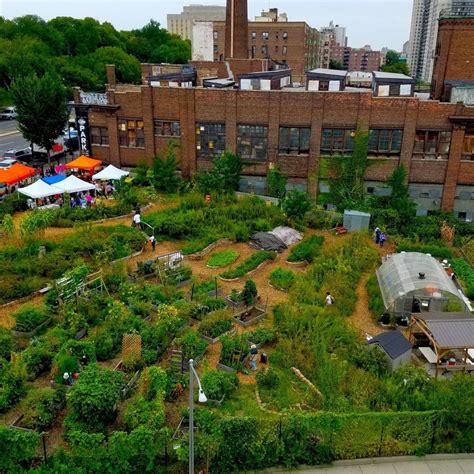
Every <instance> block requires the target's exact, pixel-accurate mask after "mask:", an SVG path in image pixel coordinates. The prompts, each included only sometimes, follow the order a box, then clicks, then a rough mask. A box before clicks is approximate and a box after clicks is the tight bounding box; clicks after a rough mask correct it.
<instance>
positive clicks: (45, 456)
mask: <svg viewBox="0 0 474 474" xmlns="http://www.w3.org/2000/svg"><path fill="white" fill-rule="evenodd" d="M41 439H42V441H43V457H44V462H45V464H46V463H47V462H48V455H47V453H46V441H45V440H44V433H41Z"/></svg>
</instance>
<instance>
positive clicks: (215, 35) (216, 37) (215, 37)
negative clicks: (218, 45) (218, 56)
mask: <svg viewBox="0 0 474 474" xmlns="http://www.w3.org/2000/svg"><path fill="white" fill-rule="evenodd" d="M214 39H215V40H217V39H219V32H218V31H214Z"/></svg>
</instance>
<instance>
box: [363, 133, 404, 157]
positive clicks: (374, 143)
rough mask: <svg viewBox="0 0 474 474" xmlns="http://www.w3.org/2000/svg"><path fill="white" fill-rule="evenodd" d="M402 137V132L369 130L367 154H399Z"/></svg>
mask: <svg viewBox="0 0 474 474" xmlns="http://www.w3.org/2000/svg"><path fill="white" fill-rule="evenodd" d="M402 137H403V130H377V129H374V130H370V138H369V153H370V154H380V155H385V154H390V153H397V154H399V153H400V150H401V148H402Z"/></svg>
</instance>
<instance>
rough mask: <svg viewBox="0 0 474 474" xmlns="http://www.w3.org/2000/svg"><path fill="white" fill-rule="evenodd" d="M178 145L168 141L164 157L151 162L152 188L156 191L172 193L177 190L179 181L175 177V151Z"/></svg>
mask: <svg viewBox="0 0 474 474" xmlns="http://www.w3.org/2000/svg"><path fill="white" fill-rule="evenodd" d="M177 148H178V144H177V143H176V142H175V141H170V142H169V143H168V146H167V148H166V153H165V157H164V158H163V159H162V158H160V157H159V156H157V157H156V158H155V159H154V160H153V186H154V187H155V189H156V190H157V191H164V192H166V193H174V192H176V190H177V189H178V186H179V179H178V177H177V176H176V149H177Z"/></svg>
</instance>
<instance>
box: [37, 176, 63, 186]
mask: <svg viewBox="0 0 474 474" xmlns="http://www.w3.org/2000/svg"><path fill="white" fill-rule="evenodd" d="M64 179H66V176H63V175H62V174H57V175H55V176H47V177H46V178H42V180H43V181H44V182H45V183H46V184H49V185H53V184H56V183H59V182H60V181H63V180H64Z"/></svg>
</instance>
